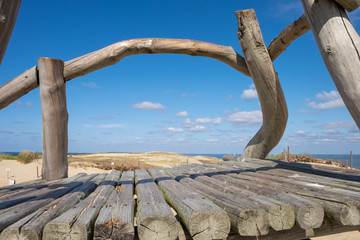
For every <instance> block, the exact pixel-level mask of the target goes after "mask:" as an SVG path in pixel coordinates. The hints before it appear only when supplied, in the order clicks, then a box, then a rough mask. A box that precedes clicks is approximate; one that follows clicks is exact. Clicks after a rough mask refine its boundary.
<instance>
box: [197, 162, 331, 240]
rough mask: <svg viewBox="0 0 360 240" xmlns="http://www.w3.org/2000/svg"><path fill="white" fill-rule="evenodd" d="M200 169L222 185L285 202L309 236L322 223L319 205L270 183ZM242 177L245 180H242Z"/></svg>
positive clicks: (321, 211) (200, 171) (198, 168)
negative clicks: (232, 186) (289, 205)
mask: <svg viewBox="0 0 360 240" xmlns="http://www.w3.org/2000/svg"><path fill="white" fill-rule="evenodd" d="M202 168H203V169H202V170H201V165H197V169H196V171H197V172H198V173H199V174H200V173H204V174H207V175H209V176H211V177H212V178H215V179H216V180H218V181H221V182H223V184H227V185H229V184H230V185H234V186H236V187H239V188H241V189H248V190H250V191H252V192H255V193H257V194H258V195H263V196H266V197H268V198H270V199H276V200H278V201H280V202H285V203H289V204H291V205H293V206H294V208H295V212H296V221H297V224H298V225H299V226H300V227H301V228H302V229H304V230H307V231H308V233H309V236H310V235H311V234H312V229H313V228H317V227H319V226H320V225H321V223H322V220H323V217H324V211H323V209H322V207H321V205H320V204H318V203H316V202H314V201H309V200H307V199H305V198H302V197H299V196H296V195H293V194H288V193H286V192H285V191H279V189H278V188H277V187H276V186H275V187H272V183H268V184H266V182H265V183H263V182H262V184H257V181H256V178H252V179H251V180H250V181H249V179H247V177H248V176H243V175H241V174H236V173H230V171H231V170H232V169H230V171H220V172H214V171H209V170H207V169H206V167H204V166H202ZM223 174H227V175H223ZM244 177H245V179H243V178H244ZM234 178H235V179H234ZM219 186H221V185H219Z"/></svg>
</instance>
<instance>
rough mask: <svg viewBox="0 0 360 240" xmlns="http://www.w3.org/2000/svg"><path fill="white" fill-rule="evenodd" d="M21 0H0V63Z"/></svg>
mask: <svg viewBox="0 0 360 240" xmlns="http://www.w3.org/2000/svg"><path fill="white" fill-rule="evenodd" d="M20 5H21V0H0V18H1V19H0V64H1V62H2V59H3V57H4V55H5V52H6V48H7V45H8V43H9V41H10V37H11V34H12V31H13V29H14V26H15V23H16V18H17V15H18V12H19V8H20Z"/></svg>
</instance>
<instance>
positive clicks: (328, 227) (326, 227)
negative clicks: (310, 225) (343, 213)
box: [227, 219, 359, 240]
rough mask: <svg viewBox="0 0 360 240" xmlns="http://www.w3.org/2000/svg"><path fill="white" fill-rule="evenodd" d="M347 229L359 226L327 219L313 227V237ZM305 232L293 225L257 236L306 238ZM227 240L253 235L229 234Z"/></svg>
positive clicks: (245, 239) (283, 239)
mask: <svg viewBox="0 0 360 240" xmlns="http://www.w3.org/2000/svg"><path fill="white" fill-rule="evenodd" d="M349 231H359V226H342V225H340V224H338V223H336V222H331V221H329V220H327V219H325V220H324V223H323V224H322V225H321V227H319V228H317V229H314V237H321V236H327V235H332V234H337V233H343V232H349ZM307 238H308V237H306V233H305V232H304V230H303V229H301V228H300V227H297V226H294V227H293V228H292V229H290V230H286V231H281V232H277V231H271V232H269V234H268V235H265V236H258V238H257V239H259V240H289V239H292V240H295V239H297V240H301V239H307ZM324 239H326V238H324ZM227 240H254V238H253V237H244V236H241V237H239V236H236V235H233V236H229V237H228V238H227Z"/></svg>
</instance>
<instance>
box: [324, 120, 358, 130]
mask: <svg viewBox="0 0 360 240" xmlns="http://www.w3.org/2000/svg"><path fill="white" fill-rule="evenodd" d="M318 127H319V128H322V129H333V128H357V126H356V124H355V123H354V122H343V121H340V122H329V123H326V124H322V125H319V126H318Z"/></svg>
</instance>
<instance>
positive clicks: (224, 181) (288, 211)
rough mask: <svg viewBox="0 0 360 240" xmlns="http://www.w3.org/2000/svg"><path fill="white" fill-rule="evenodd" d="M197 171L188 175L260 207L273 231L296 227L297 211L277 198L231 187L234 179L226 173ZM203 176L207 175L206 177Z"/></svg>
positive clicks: (208, 170)
mask: <svg viewBox="0 0 360 240" xmlns="http://www.w3.org/2000/svg"><path fill="white" fill-rule="evenodd" d="M192 166H193V165H192ZM199 167H200V166H199ZM180 168H181V167H180ZM195 171H196V172H198V173H197V174H194V172H193V171H187V174H191V175H190V177H192V178H194V179H196V180H198V181H200V182H202V183H204V184H206V185H208V186H211V187H213V188H216V189H218V190H219V191H223V192H224V193H228V194H232V195H233V196H234V199H237V198H238V197H240V198H242V201H250V203H251V204H255V205H258V206H259V207H261V208H263V209H265V210H266V211H267V212H268V217H269V224H270V226H271V227H272V228H273V229H275V230H277V231H281V230H287V229H290V228H292V227H293V226H294V224H295V210H294V208H293V207H292V206H291V204H289V203H285V202H283V201H279V200H276V199H275V198H269V197H268V196H262V195H260V194H256V193H254V192H252V191H249V190H247V189H245V188H243V187H241V188H240V187H238V186H235V185H231V184H230V185H229V183H228V181H230V182H232V181H233V179H232V178H231V177H229V176H225V175H223V174H225V173H226V172H223V171H222V172H220V171H218V170H210V169H206V168H204V167H203V168H202V170H201V169H200V168H196V169H195ZM202 174H205V175H206V176H205V175H202ZM210 177H212V178H210Z"/></svg>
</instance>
